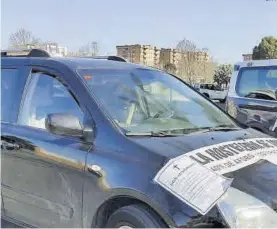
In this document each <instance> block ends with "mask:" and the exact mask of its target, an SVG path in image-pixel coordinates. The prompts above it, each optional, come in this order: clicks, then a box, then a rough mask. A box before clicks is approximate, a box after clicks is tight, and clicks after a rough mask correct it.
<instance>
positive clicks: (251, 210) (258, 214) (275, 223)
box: [218, 187, 277, 228]
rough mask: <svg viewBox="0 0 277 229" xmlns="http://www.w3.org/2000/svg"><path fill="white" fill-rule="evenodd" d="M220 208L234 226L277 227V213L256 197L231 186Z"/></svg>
mask: <svg viewBox="0 0 277 229" xmlns="http://www.w3.org/2000/svg"><path fill="white" fill-rule="evenodd" d="M218 208H219V210H220V212H221V214H222V216H223V217H224V218H225V220H226V222H227V223H228V224H229V226H230V227H232V228H242V227H244V228H265V227H266V228H272V227H273V228H277V213H276V212H275V211H274V210H273V209H271V208H270V207H269V206H267V205H266V204H265V203H263V202H262V201H260V200H258V199H256V198H255V197H253V196H251V195H249V194H246V193H244V192H241V191H239V190H237V189H235V188H232V187H230V188H229V189H228V191H227V193H226V194H225V196H224V197H223V198H222V200H221V201H220V202H219V203H218Z"/></svg>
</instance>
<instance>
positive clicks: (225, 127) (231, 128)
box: [184, 124, 240, 134]
mask: <svg viewBox="0 0 277 229" xmlns="http://www.w3.org/2000/svg"><path fill="white" fill-rule="evenodd" d="M235 130H240V128H238V127H236V126H233V125H225V124H223V125H218V126H215V127H208V126H207V127H199V128H191V129H184V133H186V134H190V133H194V134H195V133H206V132H215V131H223V132H228V131H235Z"/></svg>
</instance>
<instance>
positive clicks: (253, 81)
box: [236, 66, 277, 100]
mask: <svg viewBox="0 0 277 229" xmlns="http://www.w3.org/2000/svg"><path fill="white" fill-rule="evenodd" d="M276 90H277V67H276V66H272V67H250V68H241V70H240V72H239V75H238V81H237V85H236V91H237V93H238V94H239V95H240V96H244V97H249V98H256V99H269V100H274V99H276Z"/></svg>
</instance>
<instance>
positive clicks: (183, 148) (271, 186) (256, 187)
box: [133, 129, 277, 216]
mask: <svg viewBox="0 0 277 229" xmlns="http://www.w3.org/2000/svg"><path fill="white" fill-rule="evenodd" d="M268 137H269V136H268V135H265V134H262V133H261V132H258V131H256V130H253V129H245V130H238V131H229V132H208V133H202V134H195V135H190V136H182V137H160V138H155V137H152V138H136V139H133V141H135V142H136V143H137V144H140V145H141V146H143V147H145V148H147V149H149V150H151V151H153V152H155V153H157V154H159V155H161V156H163V157H164V158H165V163H166V162H167V161H168V160H170V159H173V158H175V157H178V156H180V155H183V154H186V153H189V152H191V151H193V150H197V149H200V148H202V147H206V146H211V145H215V144H219V143H224V142H227V141H238V140H243V139H254V138H268ZM224 176H225V177H229V178H234V180H233V182H232V185H231V186H232V187H234V188H236V189H239V190H240V191H243V192H245V193H248V194H250V195H252V196H254V197H256V198H258V199H260V200H261V201H263V202H264V203H266V204H267V205H268V206H270V207H271V208H272V209H274V210H275V211H277V165H275V164H273V163H271V162H269V161H266V160H260V161H259V162H257V163H255V164H254V165H251V166H247V167H244V168H241V169H239V170H237V171H232V172H229V173H226V174H224ZM188 214H189V215H190V216H196V215H197V213H196V212H193V211H190V212H189V213H188ZM194 214H195V215H194Z"/></svg>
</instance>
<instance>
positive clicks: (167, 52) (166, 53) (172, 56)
mask: <svg viewBox="0 0 277 229" xmlns="http://www.w3.org/2000/svg"><path fill="white" fill-rule="evenodd" d="M181 57H182V53H181V52H179V51H178V50H176V49H170V48H169V49H165V48H162V49H161V54H160V63H161V65H165V64H168V63H171V64H174V65H175V66H177V65H178V63H179V61H180V60H181Z"/></svg>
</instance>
